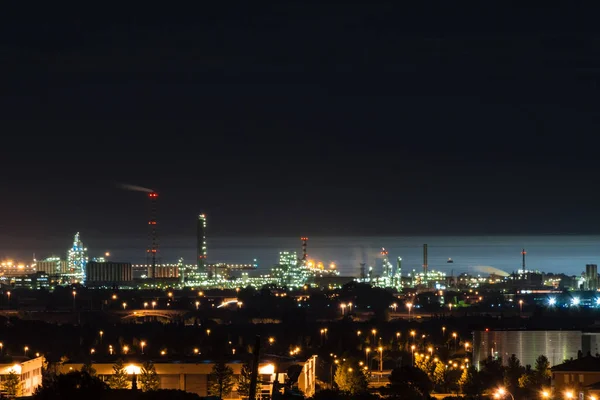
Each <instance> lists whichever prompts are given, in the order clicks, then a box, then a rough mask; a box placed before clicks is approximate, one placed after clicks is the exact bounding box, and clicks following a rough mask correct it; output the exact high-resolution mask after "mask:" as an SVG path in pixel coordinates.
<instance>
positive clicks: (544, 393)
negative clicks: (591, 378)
mask: <svg viewBox="0 0 600 400" xmlns="http://www.w3.org/2000/svg"><path fill="white" fill-rule="evenodd" d="M542 397H543V398H545V399H547V398H548V397H550V393H548V392H547V391H545V390H544V391H543V392H542ZM592 400H596V398H593V399H592Z"/></svg>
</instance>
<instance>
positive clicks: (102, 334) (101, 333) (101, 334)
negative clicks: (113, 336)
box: [98, 331, 104, 344]
mask: <svg viewBox="0 0 600 400" xmlns="http://www.w3.org/2000/svg"><path fill="white" fill-rule="evenodd" d="M98 333H99V334H100V344H102V336H104V332H103V331H100V332H98Z"/></svg>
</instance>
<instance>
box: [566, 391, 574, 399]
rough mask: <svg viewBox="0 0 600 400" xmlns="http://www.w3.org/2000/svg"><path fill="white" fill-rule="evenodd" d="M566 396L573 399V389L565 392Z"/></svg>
mask: <svg viewBox="0 0 600 400" xmlns="http://www.w3.org/2000/svg"><path fill="white" fill-rule="evenodd" d="M565 397H566V398H567V399H572V398H573V392H571V391H567V392H565Z"/></svg>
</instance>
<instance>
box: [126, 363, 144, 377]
mask: <svg viewBox="0 0 600 400" xmlns="http://www.w3.org/2000/svg"><path fill="white" fill-rule="evenodd" d="M141 371H142V369H141V368H140V367H138V366H137V365H134V364H129V365H128V366H126V367H125V372H127V374H128V375H133V374H136V375H139V374H140V372H141Z"/></svg>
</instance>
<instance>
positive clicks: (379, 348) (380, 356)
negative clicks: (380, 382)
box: [377, 346, 383, 372]
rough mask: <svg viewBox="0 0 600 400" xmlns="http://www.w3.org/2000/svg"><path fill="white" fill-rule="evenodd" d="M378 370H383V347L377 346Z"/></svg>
mask: <svg viewBox="0 0 600 400" xmlns="http://www.w3.org/2000/svg"><path fill="white" fill-rule="evenodd" d="M377 350H379V372H381V371H383V347H381V346H379V347H378V348H377Z"/></svg>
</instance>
